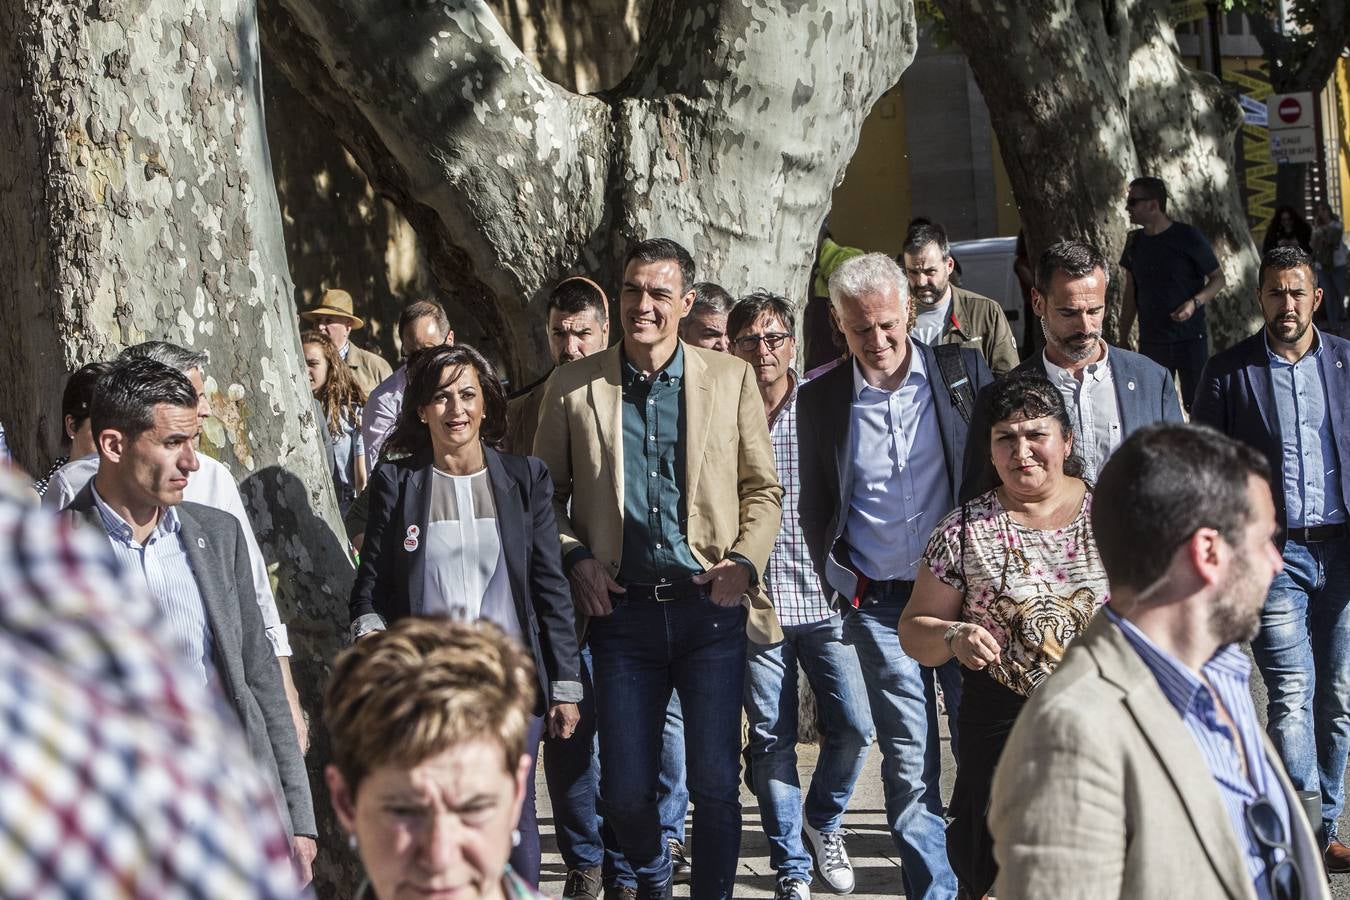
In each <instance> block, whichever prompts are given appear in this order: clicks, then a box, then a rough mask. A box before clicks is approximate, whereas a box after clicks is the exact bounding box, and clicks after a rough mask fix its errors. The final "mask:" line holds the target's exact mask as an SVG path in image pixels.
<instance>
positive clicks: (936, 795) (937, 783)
mask: <svg viewBox="0 0 1350 900" xmlns="http://www.w3.org/2000/svg"><path fill="white" fill-rule="evenodd" d="M919 671H920V672H922V673H923V699H924V703H926V704H928V749H927V750H926V751H925V753H924V760H923V763H924V768H923V781H924V784H926V785H927V786H928V789H927V790H926V791H924V795H923V802H924V803H925V804H927V806H928V808H929V809H936V810H938V812H942V811H943V810H944V805H943V803H942V737H941V735H942V732H941V731H940V730H939V727H938V714H937V689H938V688H939V687H941V688H942V704H943V706H945V707H946V710H947V733H948V734H949V735H950V736H951V742H950V743H949V744H948V746H949V747H951V754H952V760H953V761H954V762H955V761H957V757H956V741H957V738H959V737H960V735H961V726H960V724H959V723H958V722H957V721H956V717H957V715H958V714H959V713H960V712H961V664H960V663H958V662H957V661H956V660H955V658H953V659H949V660H947V661H946V662H945V663H943V664H942V665H940V666H920V667H919Z"/></svg>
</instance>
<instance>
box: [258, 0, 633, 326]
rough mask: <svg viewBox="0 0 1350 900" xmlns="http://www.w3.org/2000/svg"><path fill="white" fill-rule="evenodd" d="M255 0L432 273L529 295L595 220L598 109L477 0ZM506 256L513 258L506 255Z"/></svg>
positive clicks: (272, 38) (493, 311)
mask: <svg viewBox="0 0 1350 900" xmlns="http://www.w3.org/2000/svg"><path fill="white" fill-rule="evenodd" d="M392 6H396V5H395V4H392V3H389V2H380V0H264V2H263V3H262V7H263V34H264V38H265V40H266V47H267V50H268V51H269V53H271V55H272V58H273V59H274V60H275V61H276V63H277V65H278V66H279V67H280V68H281V69H282V70H283V71H284V72H285V73H286V75H287V77H288V78H290V79H291V80H292V82H293V83H295V84H296V86H297V87H298V88H299V89H300V90H301V91H303V92H304V93H305V94H307V95H308V96H310V98H311V99H312V100H313V101H314V105H315V106H316V108H318V109H319V110H320V112H321V113H322V114H323V115H324V116H325V117H327V118H328V119H329V120H330V121H331V122H332V123H333V125H334V128H335V131H336V133H337V134H338V135H339V137H340V138H341V139H342V140H343V142H344V143H345V144H347V145H348V147H349V149H351V151H352V153H353V155H355V156H356V157H357V159H358V161H359V162H360V163H361V166H362V168H363V169H364V170H365V171H366V173H367V175H369V176H370V177H371V179H372V181H373V182H375V183H376V185H377V186H378V187H379V189H380V190H381V191H383V192H386V193H388V194H390V195H391V197H392V198H393V199H394V200H395V202H397V203H398V205H399V206H400V207H401V208H402V209H403V210H404V212H405V215H407V216H408V218H409V219H410V221H412V223H413V225H414V227H415V228H416V229H417V231H418V233H419V235H421V236H422V238H423V239H424V240H426V241H427V243H428V245H429V246H430V248H431V256H432V265H433V268H435V269H436V271H437V275H438V277H439V278H441V280H442V283H443V284H448V285H450V286H458V287H462V288H464V289H467V290H468V291H469V292H470V294H471V296H480V297H481V298H482V303H483V312H484V313H485V314H487V315H489V316H490V318H491V320H493V321H494V323H495V325H496V326H497V330H498V331H500V332H504V333H503V334H502V335H501V336H502V337H503V338H504V339H505V340H506V342H507V344H508V345H509V344H512V343H516V342H519V341H522V340H526V338H525V336H524V335H523V334H521V333H519V326H518V325H517V324H515V323H516V321H517V320H519V319H520V318H522V317H520V316H514V315H510V314H509V313H510V310H509V309H507V310H503V309H501V308H500V307H499V306H498V305H497V304H494V303H493V298H494V297H495V298H496V299H498V300H500V299H502V298H511V300H513V301H514V302H515V303H517V304H524V303H525V302H527V301H528V300H529V299H530V297H531V296H533V295H534V294H535V293H537V292H538V291H539V289H540V288H541V286H543V285H544V284H546V283H548V282H549V281H550V280H552V279H553V278H554V277H556V275H557V274H558V266H560V265H562V266H565V265H567V264H569V263H571V262H573V261H574V260H575V259H576V257H577V255H578V248H579V247H581V246H584V244H585V243H586V241H587V240H588V239H589V238H590V235H591V233H592V232H593V231H594V229H595V228H596V227H597V226H598V224H599V222H600V220H601V218H602V214H603V210H602V209H601V207H600V205H599V203H598V202H597V203H592V204H584V203H583V204H578V203H576V202H575V201H576V199H577V198H583V199H584V198H587V197H591V196H595V197H599V196H600V195H601V194H602V191H601V190H600V188H599V186H600V185H603V183H604V181H605V179H606V177H607V175H608V173H607V172H606V164H607V160H608V158H609V135H608V119H609V114H608V109H607V108H606V107H605V105H604V104H603V103H602V102H601V101H599V100H597V99H595V98H591V97H585V96H581V95H577V94H573V93H571V92H569V91H566V90H564V89H562V88H561V87H559V86H558V85H556V84H554V83H553V82H551V81H549V80H547V79H545V78H544V77H543V76H542V75H540V74H539V72H538V70H537V69H536V68H535V67H534V66H533V65H531V64H530V62H529V61H528V60H527V59H526V58H525V57H524V55H523V54H522V53H521V52H520V50H519V49H518V48H517V47H516V46H515V45H514V44H513V43H512V42H511V40H510V38H508V37H507V35H506V34H505V32H504V31H503V30H502V28H501V26H500V24H499V23H498V22H497V20H496V18H495V17H494V16H493V14H492V12H491V11H490V10H489V9H488V8H487V6H486V4H484V3H483V2H481V0H441V2H424V0H407V2H405V3H403V4H402V5H401V10H402V14H401V15H390V12H389V10H390V7H392ZM503 260H508V261H510V262H509V263H508V264H507V265H503V264H502V263H503Z"/></svg>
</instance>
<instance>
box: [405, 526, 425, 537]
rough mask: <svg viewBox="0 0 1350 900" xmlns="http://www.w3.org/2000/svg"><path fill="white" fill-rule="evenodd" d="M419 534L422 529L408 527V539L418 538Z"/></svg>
mask: <svg viewBox="0 0 1350 900" xmlns="http://www.w3.org/2000/svg"><path fill="white" fill-rule="evenodd" d="M421 534H422V529H420V528H418V527H417V526H416V525H409V526H408V537H419V536H420V535H421Z"/></svg>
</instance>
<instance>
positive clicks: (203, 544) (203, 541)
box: [197, 538, 206, 550]
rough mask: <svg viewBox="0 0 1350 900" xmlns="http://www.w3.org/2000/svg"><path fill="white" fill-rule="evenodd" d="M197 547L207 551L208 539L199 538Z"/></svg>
mask: <svg viewBox="0 0 1350 900" xmlns="http://www.w3.org/2000/svg"><path fill="white" fill-rule="evenodd" d="M197 546H198V547H201V548H202V549H203V550H205V549H206V538H197Z"/></svg>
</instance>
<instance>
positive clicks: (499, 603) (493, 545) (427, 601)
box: [413, 466, 521, 638]
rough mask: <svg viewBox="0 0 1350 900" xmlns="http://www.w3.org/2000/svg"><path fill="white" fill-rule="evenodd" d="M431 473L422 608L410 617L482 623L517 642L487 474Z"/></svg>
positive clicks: (434, 470)
mask: <svg viewBox="0 0 1350 900" xmlns="http://www.w3.org/2000/svg"><path fill="white" fill-rule="evenodd" d="M431 471H432V474H433V478H432V479H431V498H430V499H431V506H430V512H429V514H428V516H427V533H426V535H425V540H426V551H425V552H426V559H425V564H426V573H425V581H424V582H423V590H422V608H421V609H420V610H413V612H414V613H415V614H418V615H430V616H437V615H439V616H449V617H450V618H452V619H456V620H459V621H466V622H471V621H475V620H477V619H487V620H489V621H491V622H494V623H496V624H497V625H500V626H501V627H502V629H504V630H505V631H506V632H507V633H508V634H511V635H514V636H515V637H517V638H519V637H520V636H521V628H520V619H519V616H517V615H516V605H515V603H514V602H513V600H512V598H511V584H510V579H509V578H508V577H507V573H506V556H505V554H504V553H503V551H502V540H501V532H500V530H499V529H498V527H497V507H496V505H495V504H494V503H493V501H492V484H491V482H489V481H488V473H487V469H483V470H482V471H479V472H475V473H474V474H472V475H449V474H447V473H445V472H442V471H440V470H439V469H437V468H435V467H434V466H433V467H432V469H431Z"/></svg>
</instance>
